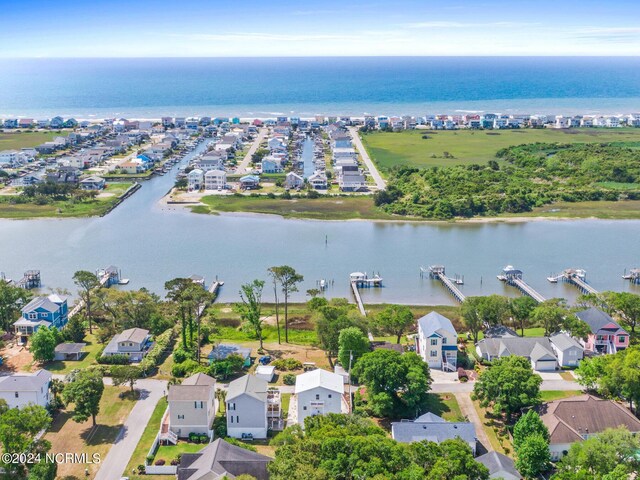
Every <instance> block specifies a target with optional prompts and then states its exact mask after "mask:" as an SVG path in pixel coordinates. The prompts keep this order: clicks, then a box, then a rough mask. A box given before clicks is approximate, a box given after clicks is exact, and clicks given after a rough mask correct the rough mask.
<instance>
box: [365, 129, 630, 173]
mask: <svg viewBox="0 0 640 480" xmlns="http://www.w3.org/2000/svg"><path fill="white" fill-rule="evenodd" d="M423 135H427V137H428V138H427V139H423V138H422V136H423ZM362 142H363V143H364V145H365V147H366V149H367V151H368V152H369V155H370V156H371V158H372V160H373V161H375V162H376V164H377V165H378V167H379V168H380V169H381V170H383V171H384V170H388V169H389V168H391V167H393V166H394V165H407V166H412V167H433V166H439V167H440V166H449V165H460V164H469V163H484V162H487V161H489V160H492V159H495V158H496V157H495V154H496V152H497V151H498V150H500V149H502V148H505V147H510V146H513V145H520V144H524V143H536V142H544V143H595V142H598V143H601V142H617V143H621V144H629V145H630V146H640V129H638V128H619V129H567V130H555V129H520V130H501V131H496V130H457V131H453V130H446V131H445V130H440V131H431V130H407V131H402V132H396V133H389V132H373V133H368V134H365V135H363V136H362ZM444 152H448V153H449V154H450V155H451V156H452V157H453V158H445V154H444Z"/></svg>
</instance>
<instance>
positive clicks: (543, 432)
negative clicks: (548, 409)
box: [513, 410, 549, 451]
mask: <svg viewBox="0 0 640 480" xmlns="http://www.w3.org/2000/svg"><path fill="white" fill-rule="evenodd" d="M531 435H540V436H541V437H542V438H544V439H545V440H546V441H547V442H548V441H549V430H547V427H546V425H545V424H544V423H543V422H542V419H541V418H540V415H538V413H537V412H536V411H535V410H529V411H528V412H527V413H525V414H524V415H523V416H522V417H520V418H519V419H518V421H517V422H516V424H515V425H514V427H513V448H514V449H515V450H516V451H517V450H518V448H519V447H520V445H522V444H523V443H524V440H525V439H526V438H527V437H530V436H531Z"/></svg>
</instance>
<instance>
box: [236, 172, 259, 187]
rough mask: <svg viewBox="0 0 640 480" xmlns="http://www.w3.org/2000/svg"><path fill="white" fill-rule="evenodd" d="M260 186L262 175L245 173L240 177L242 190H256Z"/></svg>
mask: <svg viewBox="0 0 640 480" xmlns="http://www.w3.org/2000/svg"><path fill="white" fill-rule="evenodd" d="M259 186H260V177H258V176H257V175H245V176H244V177H240V188H241V189H242V190H255V189H256V188H258V187H259Z"/></svg>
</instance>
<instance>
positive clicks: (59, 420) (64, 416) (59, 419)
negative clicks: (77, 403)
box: [49, 411, 72, 433]
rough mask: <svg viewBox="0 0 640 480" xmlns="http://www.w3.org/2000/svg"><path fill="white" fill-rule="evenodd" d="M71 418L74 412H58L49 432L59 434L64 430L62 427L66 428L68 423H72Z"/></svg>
mask: <svg viewBox="0 0 640 480" xmlns="http://www.w3.org/2000/svg"><path fill="white" fill-rule="evenodd" d="M71 416H72V412H65V411H62V412H58V413H57V414H56V415H55V417H54V418H53V422H52V423H51V427H49V432H50V433H58V432H59V431H60V430H62V427H64V426H65V425H66V424H67V421H72V420H71Z"/></svg>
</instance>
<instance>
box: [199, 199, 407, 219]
mask: <svg viewBox="0 0 640 480" xmlns="http://www.w3.org/2000/svg"><path fill="white" fill-rule="evenodd" d="M201 201H202V202H203V203H204V204H205V205H198V206H197V207H192V211H193V212H194V213H212V212H248V213H266V214H273V215H280V216H282V217H285V218H308V219H315V220H352V219H370V220H391V219H400V220H401V217H396V216H393V215H389V214H387V213H384V212H382V211H380V210H379V209H377V208H376V207H375V205H374V204H373V200H372V198H371V197H368V196H351V197H346V196H345V197H323V198H315V199H308V198H298V199H291V200H282V199H279V198H266V197H249V196H225V197H223V196H220V195H208V196H205V197H202V200H201Z"/></svg>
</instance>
